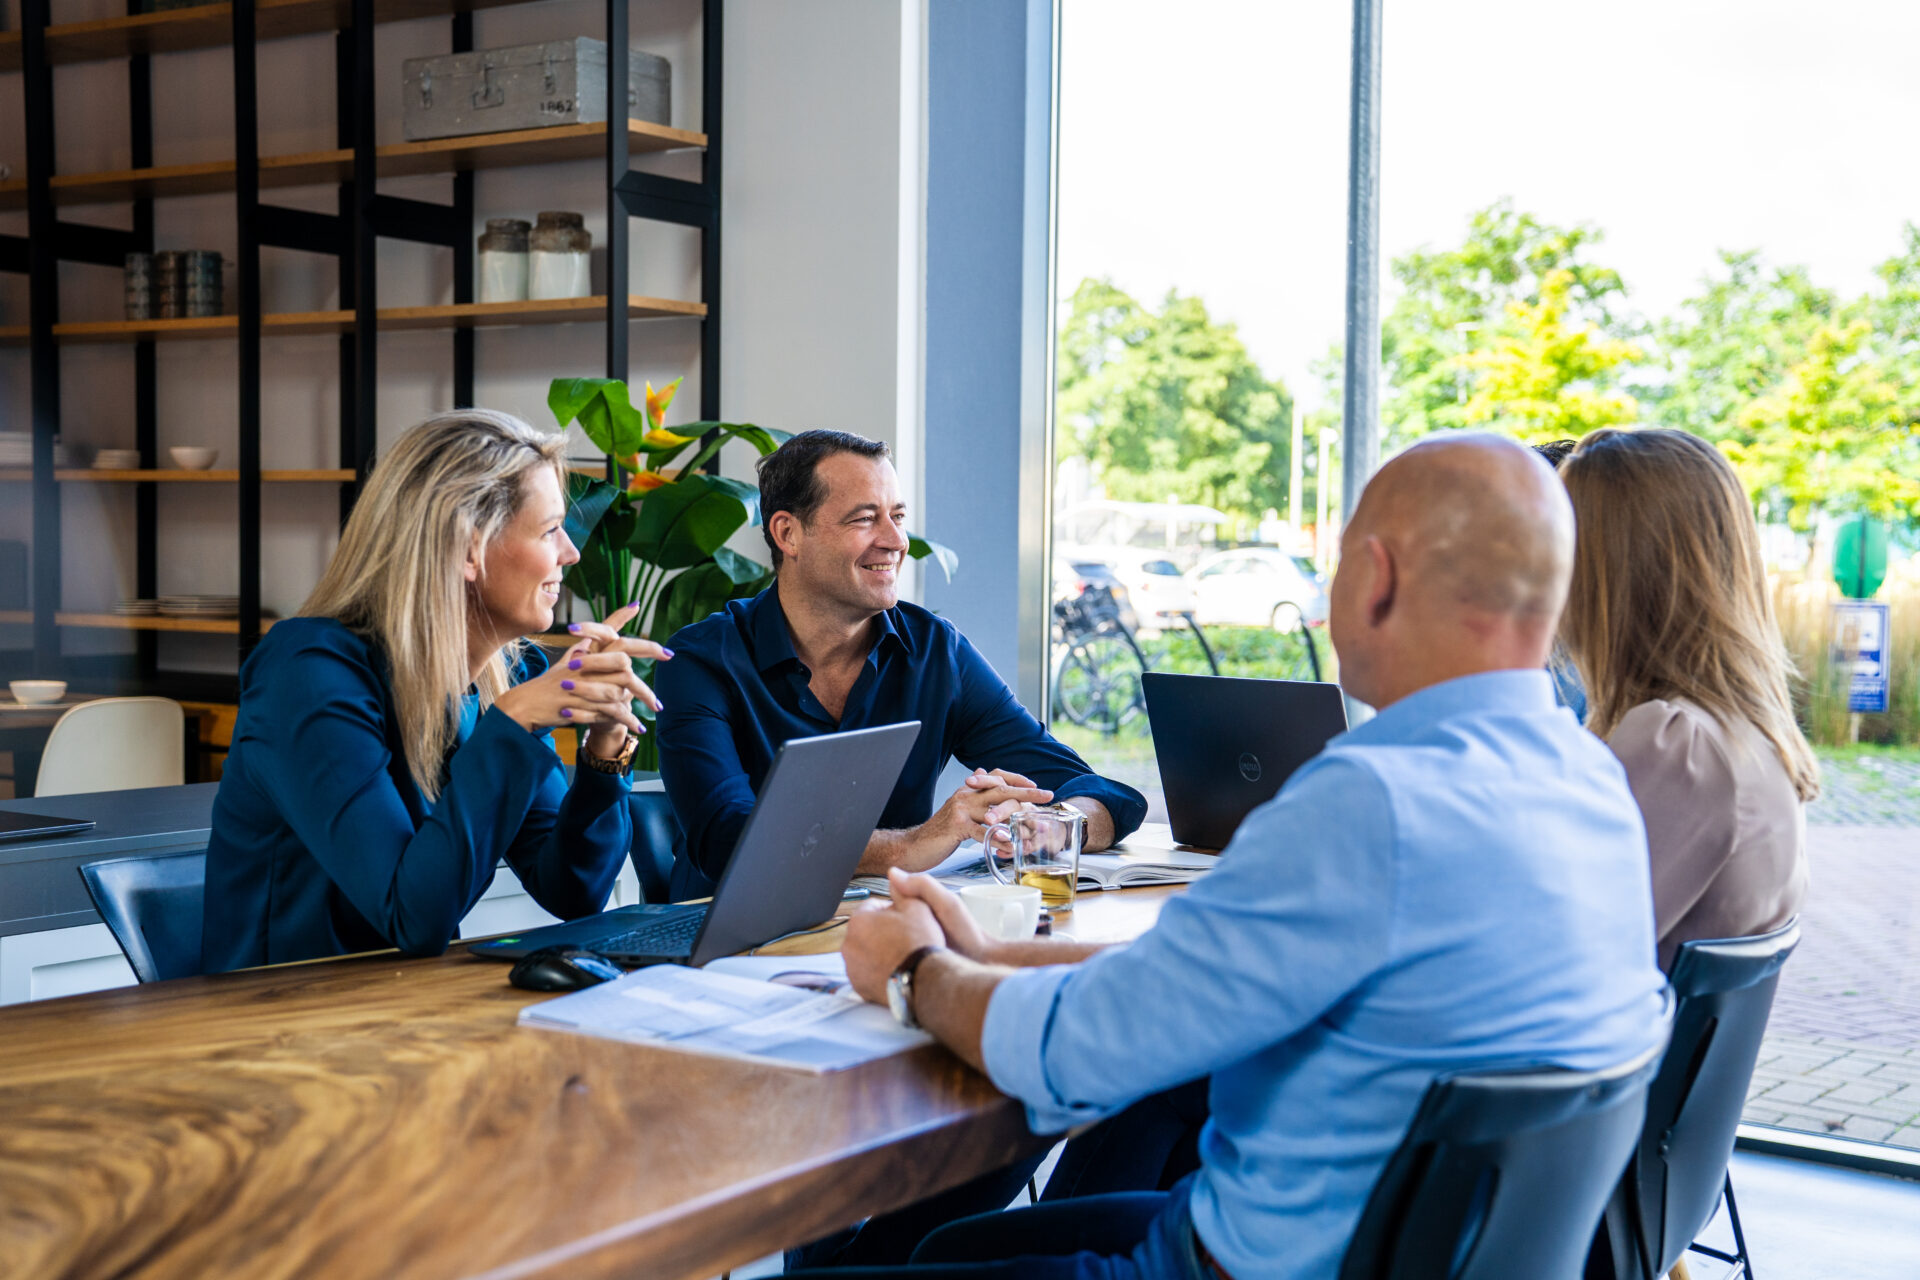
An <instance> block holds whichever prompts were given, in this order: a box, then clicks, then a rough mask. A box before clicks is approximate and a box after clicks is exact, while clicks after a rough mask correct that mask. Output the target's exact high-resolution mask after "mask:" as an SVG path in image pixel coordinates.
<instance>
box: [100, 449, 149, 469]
mask: <svg viewBox="0 0 1920 1280" xmlns="http://www.w3.org/2000/svg"><path fill="white" fill-rule="evenodd" d="M93 466H94V469H95V470H97V471H137V470H139V469H140V451H139V450H138V449H102V450H100V452H98V453H96V454H94V455H93Z"/></svg>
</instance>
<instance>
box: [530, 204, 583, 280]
mask: <svg viewBox="0 0 1920 1280" xmlns="http://www.w3.org/2000/svg"><path fill="white" fill-rule="evenodd" d="M528 243H529V246H530V248H531V251H532V252H531V254H530V260H529V265H528V271H527V296H528V297H529V298H535V299H538V298H584V297H587V296H588V295H589V294H591V293H592V292H593V286H592V280H591V276H590V273H589V271H588V263H589V261H590V260H591V257H592V252H593V233H592V232H590V231H588V230H587V228H586V222H585V219H584V218H582V217H581V215H579V214H577V213H564V212H555V211H551V210H549V211H547V212H545V213H542V214H541V215H540V221H539V223H538V225H536V226H535V227H534V229H533V234H532V235H531V236H529V237H528Z"/></svg>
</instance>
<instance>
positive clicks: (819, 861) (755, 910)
mask: <svg viewBox="0 0 1920 1280" xmlns="http://www.w3.org/2000/svg"><path fill="white" fill-rule="evenodd" d="M919 736H920V722H919V721H918V720H907V721H903V722H902V723H900V724H890V725H882V726H880V727H879V728H875V729H849V730H846V731H844V732H841V733H829V734H823V735H821V736H820V737H817V738H793V739H789V740H788V741H787V742H786V743H785V744H783V745H782V746H781V748H780V750H779V753H778V754H776V755H775V756H774V758H773V766H772V767H771V768H770V769H768V770H767V776H766V779H765V781H764V782H762V783H761V786H760V795H759V798H758V800H757V801H756V802H755V803H754V806H753V813H752V814H751V815H749V816H748V818H747V825H746V827H745V828H744V829H743V830H742V831H741V833H740V842H739V843H738V844H737V845H735V846H734V850H733V856H732V857H731V858H730V859H728V860H727V866H726V870H724V871H723V872H721V874H720V883H719V884H718V885H717V886H716V887H715V888H714V891H713V905H712V906H711V907H710V908H708V910H707V919H706V923H705V925H704V926H703V927H702V928H701V930H700V936H699V937H698V938H697V939H696V940H695V941H694V945H693V954H692V955H691V956H689V957H688V960H689V962H690V963H692V964H696V965H699V964H705V963H706V962H707V961H709V960H712V959H715V958H717V957H719V956H726V955H732V954H733V953H734V952H736V951H742V950H745V949H746V948H748V947H754V946H759V945H760V944H761V943H764V942H767V941H769V940H770V939H773V938H777V937H779V936H780V935H781V934H784V933H791V932H793V931H794V930H796V929H804V928H806V927H808V926H809V925H815V924H819V923H820V922H821V921H823V920H826V919H827V918H828V917H829V916H831V915H833V913H834V912H835V911H836V910H838V909H839V906H840V895H841V894H842V893H844V892H845V891H846V888H847V884H848V882H849V881H851V880H852V879H853V873H854V871H855V869H857V868H858V867H859V865H860V857H861V855H862V854H864V853H865V852H866V848H867V841H868V840H869V839H870V838H872V836H873V833H874V829H875V826H876V824H878V823H879V821H880V814H881V811H882V810H884V809H885V808H886V807H887V799H888V797H890V796H891V795H892V794H893V785H894V783H896V782H898V781H899V780H900V770H901V768H902V767H903V766H904V765H905V764H906V762H907V754H908V753H909V752H910V751H912V750H913V744H914V741H915V740H916V739H917V738H919Z"/></svg>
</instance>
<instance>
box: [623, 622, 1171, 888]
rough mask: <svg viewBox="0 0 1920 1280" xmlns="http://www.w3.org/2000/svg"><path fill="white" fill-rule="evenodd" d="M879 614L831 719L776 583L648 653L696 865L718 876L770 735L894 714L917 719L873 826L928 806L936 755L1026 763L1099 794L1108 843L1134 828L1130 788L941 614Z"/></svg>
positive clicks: (665, 753)
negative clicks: (656, 658)
mask: <svg viewBox="0 0 1920 1280" xmlns="http://www.w3.org/2000/svg"><path fill="white" fill-rule="evenodd" d="M879 622H880V626H879V634H878V637H877V638H876V640H875V642H874V646H873V650H872V652H870V653H868V654H867V666H866V670H864V671H862V672H861V673H860V677H859V679H857V680H856V681H854V685H853V689H852V691H851V692H850V693H849V694H848V695H847V705H846V708H845V709H844V711H843V712H842V713H841V716H840V719H839V720H838V721H835V720H834V719H833V717H832V716H830V715H828V714H827V710H826V708H825V707H823V706H821V705H820V700H819V699H818V698H816V697H814V696H813V691H812V690H811V689H809V688H808V687H807V682H808V681H809V680H810V679H811V678H812V673H811V672H810V671H809V670H808V669H807V667H806V665H805V664H804V663H802V662H801V661H800V658H799V656H798V655H797V654H795V653H794V651H793V638H792V637H791V636H790V635H789V634H788V632H787V618H786V614H785V613H783V612H782V611H781V608H780V597H779V587H778V586H777V585H776V586H772V587H768V588H767V589H766V590H765V591H763V592H761V593H760V594H759V595H757V596H755V597H754V598H753V599H751V600H733V601H729V602H728V603H727V606H726V608H725V609H723V610H722V611H721V612H719V613H716V614H713V615H711V616H710V617H708V618H706V619H705V620H703V621H701V622H696V623H694V624H693V625H692V626H690V627H687V628H685V629H684V630H682V631H680V632H679V633H678V634H677V635H675V636H674V637H673V639H672V640H670V641H669V642H668V646H669V647H670V648H671V649H672V650H673V652H674V657H673V661H671V662H663V663H661V664H660V666H659V667H658V668H657V673H656V676H655V685H654V687H655V690H656V691H657V692H658V693H659V695H660V700H661V702H663V703H664V704H665V707H664V709H663V710H662V711H661V713H660V718H659V724H658V728H659V731H660V774H661V778H662V780H663V781H664V782H665V784H666V788H667V795H668V796H669V797H671V798H672V800H673V807H674V811H675V812H676V813H677V814H678V815H679V818H680V825H681V826H682V827H683V828H685V830H686V837H687V853H688V857H689V858H690V860H691V861H692V863H693V865H694V867H695V868H697V869H698V870H699V871H701V872H702V873H704V874H705V875H707V876H709V877H711V878H713V879H716V880H717V879H719V876H720V872H721V870H722V868H724V867H725V866H726V864H727V859H728V858H730V857H731V856H732V855H733V846H734V845H735V843H737V842H738V841H739V839H740V831H741V829H742V828H743V827H745V826H746V822H747V815H748V814H749V813H751V812H752V810H753V804H754V797H755V795H756V794H757V793H758V792H759V789H760V784H761V782H762V781H763V780H764V779H765V778H766V776H767V770H768V769H769V768H771V767H772V765H773V757H774V753H775V752H776V751H778V750H779V749H780V746H781V744H782V743H784V742H786V741H787V740H788V739H789V738H811V737H817V736H819V735H820V734H823V733H834V732H836V731H838V730H842V729H866V728H871V727H873V726H876V725H885V724H898V723H899V722H900V721H902V720H918V721H920V723H921V729H920V738H919V741H917V742H915V743H914V746H913V751H912V753H911V754H910V755H908V757H907V763H906V766H905V768H903V769H902V770H901V771H900V780H899V781H898V782H897V783H896V784H894V788H893V795H892V796H891V797H889V798H888V800H887V807H886V809H885V810H884V811H883V812H882V813H881V815H880V825H881V826H882V827H883V828H889V829H900V828H907V827H916V826H918V825H920V824H921V823H923V822H925V821H926V820H927V819H928V818H929V817H931V816H932V814H933V811H934V810H935V809H936V808H938V807H939V806H940V804H941V803H943V802H944V797H941V796H937V795H935V788H936V786H937V785H938V783H939V780H940V773H941V771H942V770H943V769H945V768H946V765H947V761H948V760H949V759H956V760H958V761H960V763H962V764H964V765H966V766H968V767H969V768H975V767H978V768H987V769H1009V770H1012V771H1013V772H1015V773H1021V774H1025V775H1026V776H1027V777H1029V778H1032V779H1033V780H1034V783H1035V784H1036V785H1038V786H1041V787H1044V788H1047V789H1048V790H1050V791H1052V792H1053V794H1054V798H1055V799H1056V800H1065V799H1067V798H1069V797H1072V796H1084V797H1086V798H1087V799H1090V800H1098V801H1099V802H1100V803H1101V804H1102V805H1104V806H1106V810H1107V812H1108V813H1109V814H1111V815H1112V816H1113V826H1114V838H1115V839H1116V840H1119V839H1123V838H1125V837H1126V836H1127V835H1129V834H1131V833H1132V832H1133V830H1134V829H1135V828H1137V827H1138V826H1139V825H1140V822H1141V820H1142V819H1144V818H1145V817H1146V814H1147V802H1146V800H1145V799H1144V798H1143V797H1142V796H1141V795H1140V793H1139V792H1138V791H1135V790H1134V789H1133V788H1132V787H1129V786H1125V785H1123V784H1121V783H1118V782H1113V781H1110V780H1108V779H1106V778H1102V777H1100V776H1099V775H1097V774H1095V773H1094V772H1092V771H1091V770H1090V769H1088V768H1087V762H1086V761H1084V760H1082V759H1081V758H1080V757H1079V756H1078V755H1076V754H1075V753H1074V752H1073V751H1072V750H1071V749H1070V748H1068V747H1067V746H1066V745H1065V744H1064V743H1062V742H1060V741H1059V739H1057V738H1055V737H1054V736H1053V735H1052V734H1050V733H1048V732H1047V731H1046V729H1045V727H1044V726H1042V725H1041V724H1040V722H1039V721H1037V720H1035V719H1034V718H1033V717H1032V716H1031V715H1029V714H1028V713H1027V710H1026V708H1025V707H1022V706H1021V705H1020V703H1019V701H1018V700H1017V699H1015V698H1014V696H1013V690H1011V689H1009V688H1007V684H1006V681H1004V680H1002V679H1001V678H1000V677H999V675H998V674H996V673H995V671H994V669H993V668H992V667H991V666H989V665H988V664H987V660H986V659H985V658H983V657H981V656H980V651H979V650H977V649H975V648H974V647H973V646H972V645H971V644H969V643H967V640H966V637H964V636H962V635H961V634H960V633H959V632H958V631H957V630H955V629H954V626H953V624H952V623H950V622H948V621H946V620H945V619H943V618H940V617H937V616H935V615H934V614H932V613H929V612H928V611H927V610H925V609H922V608H920V607H919V606H917V605H911V604H904V603H903V604H899V605H896V606H894V607H893V608H891V609H889V610H887V611H886V612H885V613H883V614H881V615H880V618H879Z"/></svg>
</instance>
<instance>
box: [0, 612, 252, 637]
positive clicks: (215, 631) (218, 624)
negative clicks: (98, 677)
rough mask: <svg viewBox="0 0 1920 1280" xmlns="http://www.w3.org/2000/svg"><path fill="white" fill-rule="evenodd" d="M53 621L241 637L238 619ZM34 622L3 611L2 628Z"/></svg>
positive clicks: (99, 616) (87, 617) (102, 616)
mask: <svg viewBox="0 0 1920 1280" xmlns="http://www.w3.org/2000/svg"><path fill="white" fill-rule="evenodd" d="M53 620H54V621H55V622H56V623H58V624H59V625H61V626H63V627H100V628H104V629H107V630H112V631H195V632H199V633H200V634H202V635H214V636H237V635H239V634H240V620H239V619H238V618H160V617H146V618H124V617H122V616H120V615H119V614H117V613H66V612H60V613H56V614H54V615H53ZM32 621H33V612H32V611H31V610H29V609H0V625H4V624H6V623H15V624H30V623H32ZM273 623H274V619H272V618H262V619H260V630H262V631H265V630H266V629H267V628H268V627H271V626H272V625H273Z"/></svg>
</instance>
